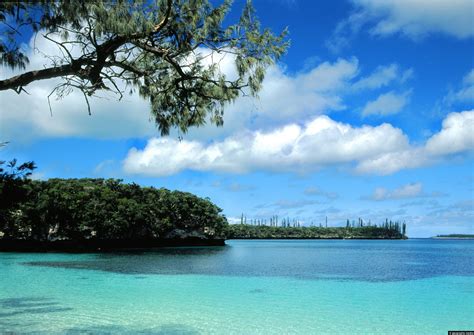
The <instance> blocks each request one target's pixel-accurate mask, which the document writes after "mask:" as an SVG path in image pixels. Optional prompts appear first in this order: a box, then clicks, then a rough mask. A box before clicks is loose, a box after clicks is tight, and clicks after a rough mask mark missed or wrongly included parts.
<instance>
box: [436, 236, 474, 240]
mask: <svg viewBox="0 0 474 335" xmlns="http://www.w3.org/2000/svg"><path fill="white" fill-rule="evenodd" d="M430 239H433V240H474V237H445V236H433V237H430Z"/></svg>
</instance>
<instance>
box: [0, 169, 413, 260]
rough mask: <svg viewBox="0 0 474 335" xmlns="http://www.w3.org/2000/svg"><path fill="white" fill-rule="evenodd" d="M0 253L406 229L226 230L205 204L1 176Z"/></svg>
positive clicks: (89, 182)
mask: <svg viewBox="0 0 474 335" xmlns="http://www.w3.org/2000/svg"><path fill="white" fill-rule="evenodd" d="M0 200H1V201H0V251H73V252H91V251H94V252H95V251H113V250H124V249H152V248H157V247H167V246H222V245H224V244H225V240H226V239H289V238H291V239H404V238H406V236H405V229H406V226H405V224H404V223H403V224H400V223H399V222H392V221H388V219H387V220H386V222H385V223H383V224H381V225H372V224H371V223H370V222H369V223H364V222H363V221H362V220H361V219H359V221H358V223H357V224H355V222H353V223H352V224H350V222H349V220H347V224H346V226H344V227H327V226H326V227H322V226H301V224H300V222H299V221H296V220H293V221H291V220H290V219H289V218H285V219H283V220H281V221H279V220H278V217H277V216H274V217H272V218H270V219H269V220H268V221H267V220H263V219H259V220H256V219H255V220H250V223H249V224H247V223H246V218H245V221H244V218H243V217H242V222H241V224H229V223H228V220H227V218H226V217H225V216H224V215H223V214H222V209H221V208H219V207H218V206H216V205H215V204H214V203H212V202H211V201H210V199H208V198H200V197H198V196H196V195H193V194H191V193H188V192H180V191H170V190H167V189H164V188H154V187H143V186H140V185H137V184H135V183H131V184H127V183H123V181H122V180H119V179H92V178H83V179H59V178H53V179H48V180H31V179H28V178H18V177H15V176H14V175H11V174H10V175H7V174H5V173H4V174H2V179H1V180H0Z"/></svg>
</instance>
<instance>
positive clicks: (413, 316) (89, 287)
mask: <svg viewBox="0 0 474 335" xmlns="http://www.w3.org/2000/svg"><path fill="white" fill-rule="evenodd" d="M473 316H474V241H463V240H408V241H341V240H335V241H324V240H322V241H308V240H306V241H228V246H226V247H213V248H169V249H163V250H160V251H157V252H149V253H118V254H58V253H47V254H21V253H0V333H5V332H14V333H35V334H37V333H44V334H55V333H60V334H63V333H68V334H75V333H77V334H79V333H80V334H83V333H94V334H95V333H113V334H116V333H146V334H148V333H151V334H208V333H211V334H325V333H330V334H375V333H376V334H447V331H448V330H453V329H454V330H455V329H458V330H459V329H462V330H467V329H471V330H473V329H474V317H473Z"/></svg>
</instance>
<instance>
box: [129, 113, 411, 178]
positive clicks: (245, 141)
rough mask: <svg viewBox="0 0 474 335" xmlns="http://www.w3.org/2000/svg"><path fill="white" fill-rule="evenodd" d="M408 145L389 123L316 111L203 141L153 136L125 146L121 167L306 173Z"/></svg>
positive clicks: (157, 172) (154, 171) (156, 172)
mask: <svg viewBox="0 0 474 335" xmlns="http://www.w3.org/2000/svg"><path fill="white" fill-rule="evenodd" d="M408 147H409V144H408V139H407V137H406V136H405V135H404V134H403V132H402V131H401V130H400V129H396V128H394V127H392V126H391V125H388V124H382V125H380V126H377V127H371V126H363V127H360V128H354V127H351V126H349V125H347V124H343V123H339V122H336V121H333V120H331V119H330V118H329V117H327V116H319V117H317V118H315V119H313V120H312V121H310V122H308V123H306V124H305V125H304V126H303V127H301V126H299V125H296V124H289V125H286V126H284V127H281V128H277V129H274V130H272V131H270V132H261V131H255V132H251V131H246V132H245V133H241V134H239V135H238V136H231V137H228V138H226V139H224V140H223V141H220V142H213V143H210V144H207V145H206V144H203V143H201V142H197V141H187V140H184V141H181V142H180V141H176V140H173V139H168V138H153V139H151V140H149V141H148V144H147V145H146V147H145V148H144V149H143V150H137V149H135V148H133V149H131V150H130V151H129V153H128V155H127V158H126V159H125V161H124V169H125V171H126V172H128V173H135V174H146V175H152V176H162V175H170V174H174V173H178V172H180V171H182V170H185V169H192V170H198V171H210V170H213V171H224V172H237V173H239V172H240V173H242V172H247V171H250V170H256V169H267V170H276V171H299V172H306V171H308V170H314V169H317V168H319V167H321V166H326V165H331V164H345V163H351V162H354V161H363V160H365V159H369V158H371V157H374V156H380V155H382V154H384V153H389V152H392V151H400V150H403V149H404V148H408Z"/></svg>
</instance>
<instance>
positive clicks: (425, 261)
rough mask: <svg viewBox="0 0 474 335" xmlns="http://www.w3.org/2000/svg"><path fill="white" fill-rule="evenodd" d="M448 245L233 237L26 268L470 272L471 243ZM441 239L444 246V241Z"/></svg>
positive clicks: (305, 275) (359, 276)
mask: <svg viewBox="0 0 474 335" xmlns="http://www.w3.org/2000/svg"><path fill="white" fill-rule="evenodd" d="M464 242H465V241H459V242H456V243H458V244H456V247H455V248H453V247H452V246H450V247H449V248H447V247H446V243H449V242H446V241H442V242H441V243H440V242H438V241H434V242H433V241H431V240H410V241H231V242H230V243H229V246H227V247H210V248H207V247H199V248H166V249H161V250H156V251H153V252H140V253H136V252H135V253H130V252H127V253H125V252H122V253H107V254H96V255H94V256H93V257H88V258H82V259H81V257H80V256H77V255H70V257H69V258H70V260H66V261H35V262H28V263H25V264H26V265H29V266H47V267H60V268H70V269H85V270H95V271H106V272H114V273H122V274H133V275H135V276H137V275H138V276H140V275H154V274H155V275H156V274H162V275H164V274H170V275H184V274H202V275H220V276H284V277H292V278H298V279H321V280H328V279H330V280H334V279H336V280H361V281H375V282H379V281H399V280H412V279H421V278H429V277H435V276H442V275H466V276H470V275H474V267H472V264H474V244H473V243H464ZM443 243H444V244H443Z"/></svg>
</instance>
